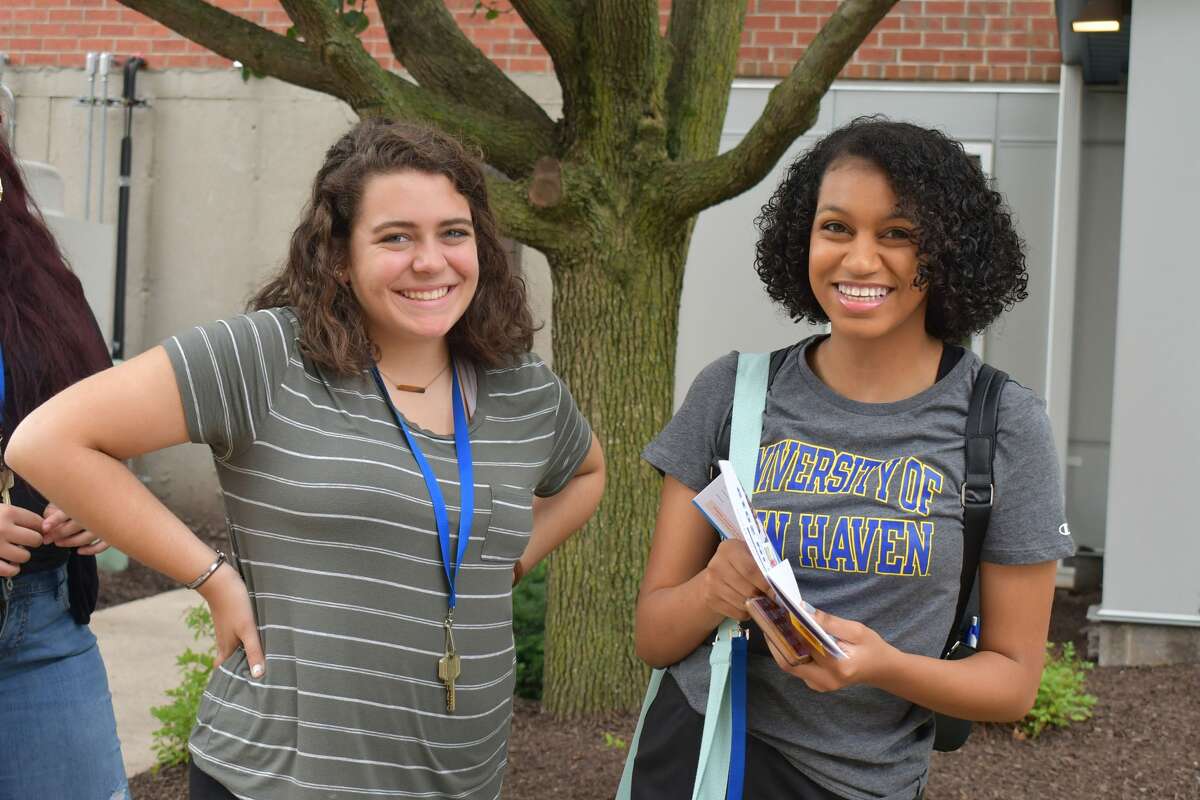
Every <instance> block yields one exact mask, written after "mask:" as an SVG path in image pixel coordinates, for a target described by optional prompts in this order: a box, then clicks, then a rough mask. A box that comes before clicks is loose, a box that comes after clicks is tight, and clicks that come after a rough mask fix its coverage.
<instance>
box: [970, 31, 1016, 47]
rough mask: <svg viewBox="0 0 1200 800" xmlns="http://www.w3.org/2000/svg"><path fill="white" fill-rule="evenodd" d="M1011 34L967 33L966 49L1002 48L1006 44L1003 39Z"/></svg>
mask: <svg viewBox="0 0 1200 800" xmlns="http://www.w3.org/2000/svg"><path fill="white" fill-rule="evenodd" d="M1008 35H1011V34H1004V33H968V34H967V47H984V48H989V49H990V48H992V47H1004V46H1005V45H1006V44H1008V42H1007V41H1006V40H1005V37H1006V36H1008Z"/></svg>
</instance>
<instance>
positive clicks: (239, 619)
mask: <svg viewBox="0 0 1200 800" xmlns="http://www.w3.org/2000/svg"><path fill="white" fill-rule="evenodd" d="M198 591H199V592H200V594H201V595H202V596H203V597H204V599H205V600H206V601H207V602H208V608H209V611H210V612H211V613H212V620H213V630H214V631H215V632H216V635H217V663H218V664H219V663H221V662H222V661H224V660H225V659H227V658H229V656H231V655H233V651H234V650H236V649H237V648H238V645H241V647H242V649H243V650H245V652H246V662H247V663H248V664H249V665H250V674H251V675H252V676H254V677H255V678H261V677H262V676H263V675H265V674H266V659H265V658H263V650H262V644H261V643H260V642H259V639H258V626H257V624H256V623H255V621H254V605H253V604H252V603H251V602H250V593H249V592H248V591H247V590H246V584H245V583H243V582H242V576H241V575H238V572H237V570H236V569H234V568H233V567H232V566H230V565H229V564H227V563H226V564H222V565H221V566H220V567H219V568H218V569H217V571H216V572H214V573H213V574H212V577H210V578H209V579H208V580H206V581H205V582H204V583H202V584H201V585H200V588H199V590H198Z"/></svg>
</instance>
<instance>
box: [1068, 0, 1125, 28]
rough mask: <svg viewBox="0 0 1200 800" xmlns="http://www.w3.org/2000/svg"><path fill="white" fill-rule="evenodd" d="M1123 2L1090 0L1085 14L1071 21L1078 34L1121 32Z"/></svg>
mask: <svg viewBox="0 0 1200 800" xmlns="http://www.w3.org/2000/svg"><path fill="white" fill-rule="evenodd" d="M1121 16H1122V9H1121V0H1088V2H1087V5H1085V6H1084V7H1083V12H1082V13H1081V14H1080V15H1079V16H1078V17H1076V18H1075V19H1073V20H1071V30H1073V31H1075V32H1076V33H1115V32H1117V31H1119V30H1121Z"/></svg>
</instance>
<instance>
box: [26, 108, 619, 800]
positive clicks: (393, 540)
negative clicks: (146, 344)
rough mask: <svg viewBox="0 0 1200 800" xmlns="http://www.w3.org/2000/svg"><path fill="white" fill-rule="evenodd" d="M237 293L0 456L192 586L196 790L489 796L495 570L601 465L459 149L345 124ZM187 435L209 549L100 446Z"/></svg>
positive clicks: (509, 668)
mask: <svg viewBox="0 0 1200 800" xmlns="http://www.w3.org/2000/svg"><path fill="white" fill-rule="evenodd" d="M252 305H253V307H254V309H255V310H253V311H252V312H250V313H248V314H246V315H243V316H240V317H236V318H233V319H228V320H223V321H220V322H215V323H212V324H208V325H202V326H200V327H197V328H194V329H192V330H191V331H188V332H185V333H181V334H179V335H177V336H174V337H171V338H170V339H168V340H167V341H166V342H164V343H163V344H162V345H161V346H159V347H155V348H152V349H151V350H149V351H148V352H146V353H144V354H142V355H140V356H138V357H137V358H134V359H132V360H130V361H129V362H127V363H125V364H123V365H122V366H120V367H117V368H115V369H113V370H110V371H108V372H106V373H103V374H101V375H99V376H96V377H94V378H92V379H90V380H88V381H85V382H83V383H81V384H79V385H78V386H76V387H75V388H73V389H71V390H68V391H66V392H64V393H63V394H62V395H60V396H59V397H57V398H55V399H54V400H53V401H51V402H49V403H47V404H45V405H44V406H42V408H41V409H39V410H38V411H37V412H36V413H35V414H34V415H32V416H31V417H30V418H28V421H27V422H26V423H25V424H24V425H22V426H21V429H20V430H19V431H18V432H17V433H16V435H14V437H13V441H12V442H11V444H10V447H9V450H8V452H7V453H6V455H7V456H8V458H9V460H10V462H11V463H12V464H13V466H14V468H16V469H17V470H18V471H19V472H21V474H22V475H24V476H26V477H27V478H28V479H29V480H30V481H31V482H32V483H33V484H34V485H36V486H37V487H38V488H39V489H40V490H42V491H44V492H45V494H46V495H47V496H48V497H49V498H51V499H52V500H54V501H55V502H56V503H58V504H59V505H60V506H61V507H62V508H63V509H64V510H65V511H66V512H67V513H69V514H71V515H72V516H73V517H74V518H76V519H79V520H81V521H82V522H83V523H84V524H86V525H87V526H88V528H90V529H91V530H92V531H93V532H94V533H96V534H97V535H100V536H103V537H104V538H105V539H106V540H109V541H111V542H112V543H113V544H114V545H115V546H117V547H119V548H121V549H122V550H124V551H126V552H127V553H129V554H130V555H131V556H133V557H134V558H137V559H138V560H140V561H142V562H143V563H146V564H148V565H149V566H151V567H154V568H155V569H158V570H161V571H162V572H164V573H166V574H168V575H170V576H172V577H174V578H176V579H178V580H180V581H181V582H183V583H187V584H188V585H189V586H192V587H194V588H197V589H198V590H199V591H200V593H201V594H202V595H203V596H204V597H205V599H206V600H207V601H208V603H209V606H210V608H211V609H212V614H213V620H214V623H215V626H216V632H217V647H218V651H219V653H218V655H219V658H220V663H219V665H218V667H217V669H216V670H215V671H214V674H213V678H212V681H211V682H210V684H209V686H208V689H207V691H206V692H205V694H204V698H203V700H202V702H201V706H200V710H199V714H198V719H197V724H196V727H195V729H194V731H193V733H192V737H191V742H190V749H191V753H192V757H193V758H192V764H193V766H192V775H191V785H192V796H193V797H204V798H208V797H217V798H227V797H231V796H235V797H252V798H258V799H261V800H268V799H269V798H299V799H301V800H303V799H305V798H331V797H354V798H362V797H372V796H379V797H455V798H479V799H480V800H484V799H487V800H490V799H491V798H495V797H497V796H498V795H499V792H500V784H501V781H502V779H503V773H504V767H505V764H506V760H505V759H506V749H507V738H508V726H509V720H510V717H511V710H512V707H511V698H512V689H513V682H514V649H513V639H512V607H511V586H512V585H513V584H514V583H515V581H516V579H518V578H519V577H520V574H521V573H522V572H523V571H524V570H525V569H528V568H530V567H532V566H533V565H534V564H535V563H536V562H537V561H538V560H540V559H541V558H542V557H544V556H545V555H546V553H548V552H549V551H550V550H551V549H553V548H554V547H555V546H556V545H558V544H559V543H561V542H562V541H563V540H564V539H565V538H566V537H567V536H568V535H569V534H570V533H571V532H572V531H574V530H576V529H577V528H579V527H580V526H581V525H582V524H583V523H584V522H585V521H586V519H587V518H588V517H589V516H590V515H591V514H592V512H593V511H594V510H595V508H596V505H597V504H598V502H599V499H600V494H601V492H602V490H603V484H604V464H603V456H602V455H601V452H600V447H599V444H598V443H597V441H596V439H595V437H594V435H593V434H592V433H591V430H590V428H589V426H588V424H587V422H586V420H585V419H584V418H583V416H582V415H581V414H580V412H579V410H578V408H577V407H576V405H575V403H574V401H573V400H572V398H571V395H570V393H569V392H568V391H567V389H566V387H565V386H564V385H563V383H562V382H561V381H560V380H559V379H558V378H557V377H556V376H555V375H554V374H553V373H552V372H551V371H550V370H549V369H548V368H547V367H546V366H545V364H544V363H543V362H542V361H541V360H540V359H539V358H537V356H535V355H533V354H531V353H529V352H528V350H529V346H530V343H531V333H532V330H533V325H532V322H531V319H530V315H529V311H528V310H527V307H526V304H525V295H524V288H523V286H522V283H521V281H520V279H519V278H517V277H516V276H514V275H513V274H512V273H511V272H510V270H509V267H508V265H507V262H506V260H505V256H504V253H503V250H502V249H501V246H500V243H499V240H498V237H497V233H496V226H495V222H494V220H493V218H492V215H491V212H490V210H489V207H488V201H487V195H486V190H485V184H484V178H483V175H482V171H481V168H480V166H479V164H478V162H477V161H475V160H474V159H473V158H471V157H470V156H469V155H468V154H467V153H466V152H465V151H464V150H463V148H462V147H461V146H460V145H459V144H458V143H456V142H454V141H453V140H451V139H449V138H447V137H445V136H443V135H441V134H439V133H436V132H433V131H430V130H427V129H424V128H419V127H414V126H409V125H404V124H397V123H391V122H384V121H364V122H362V123H360V124H358V125H357V126H355V128H354V129H352V130H351V131H350V132H349V133H347V134H346V135H345V136H343V137H342V138H341V139H340V140H339V141H338V142H337V143H336V144H334V146H333V147H332V148H330V150H329V152H328V153H327V155H326V159H325V163H324V165H323V166H322V167H321V169H320V171H319V172H318V173H317V176H316V179H315V181H314V185H313V191H312V196H311V199H310V201H309V204H308V206H307V208H306V211H305V214H304V217H303V219H302V221H301V223H300V225H299V227H298V228H297V229H296V231H295V233H294V234H293V236H292V242H291V247H290V252H289V256H288V259H287V263H286V264H285V266H284V268H283V270H282V272H281V274H280V275H279V276H277V277H276V278H275V279H274V280H272V281H271V282H270V283H269V284H268V285H267V286H266V287H265V288H264V289H263V290H262V291H261V292H260V293H259V294H258V296H257V297H256V298H255V300H254V301H253V304H252ZM186 441H192V442H199V443H203V444H206V445H208V446H209V447H210V448H211V450H212V453H213V457H214V461H215V463H216V466H217V473H218V478H219V480H220V484H221V488H222V492H223V495H224V502H225V511H226V514H227V517H228V520H229V528H230V539H231V541H230V544H231V548H232V549H231V552H230V553H229V554H228V556H227V557H226V556H225V555H224V554H218V553H214V552H213V551H211V550H210V549H209V548H208V547H207V546H206V545H205V544H203V543H202V542H201V541H200V540H199V539H197V538H196V537H195V536H194V535H193V534H192V533H191V532H190V531H189V530H188V529H187V528H186V526H185V525H184V524H183V523H182V522H181V521H180V520H179V519H178V518H177V517H176V516H175V515H173V514H172V513H171V512H170V511H169V510H168V509H167V508H166V507H165V506H163V505H162V503H160V502H159V501H158V500H157V499H156V498H155V497H154V496H153V495H152V494H151V493H150V492H149V491H148V490H147V489H146V488H145V487H143V486H142V485H141V483H140V482H138V480H137V479H136V478H135V477H134V476H133V475H132V474H131V473H130V472H129V471H128V470H127V469H126V468H125V467H124V466H123V465H122V464H121V461H122V460H124V459H127V458H132V457H135V456H138V455H142V454H144V453H148V452H151V451H154V450H158V449H161V448H163V447H167V446H170V445H173V444H177V443H181V442H186ZM50 453H53V454H54V456H53V458H49V457H47V456H46V454H50Z"/></svg>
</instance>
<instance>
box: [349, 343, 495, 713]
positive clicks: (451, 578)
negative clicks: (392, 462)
mask: <svg viewBox="0 0 1200 800" xmlns="http://www.w3.org/2000/svg"><path fill="white" fill-rule="evenodd" d="M372 374H373V375H374V377H375V383H376V385H377V386H378V387H379V391H380V394H382V395H383V398H384V401H385V402H386V403H387V404H388V408H389V409H391V412H392V416H393V417H395V420H396V425H397V426H398V427H399V428H400V430H401V432H402V433H403V434H404V439H405V441H406V442H407V443H408V449H409V451H410V452H411V453H412V455H413V458H414V459H415V460H416V462H417V466H419V467H420V468H421V477H423V478H424V479H425V487H426V488H427V489H428V490H429V502H430V505H431V506H433V518H434V522H435V523H436V525H437V532H438V547H439V549H440V551H441V556H442V567H443V568H444V570H445V573H446V584H447V587H448V589H449V591H448V597H447V598H446V605H447V610H446V619H445V621H444V622H443V623H442V627H443V629H444V632H445V649H444V655H443V656H442V657H441V658H439V659H438V662H437V676H438V680H439V681H441V682H442V684H443V685H444V686H445V687H446V711H447V712H448V713H450V714H453V713H454V710H455V707H456V706H457V702H456V700H455V691H454V688H455V681H457V680H458V677H459V675H460V674H461V671H462V663H461V660H460V659H459V655H458V650H457V649H456V648H455V646H454V607H455V605H456V604H457V602H458V592H457V589H456V586H457V583H458V571H459V568H460V567H461V566H462V562H463V557H464V556H465V555H466V553H467V545H468V543H469V542H470V538H471V522H472V520H473V519H474V516H475V466H474V463H473V462H472V460H471V431H470V428H469V426H468V424H467V409H466V403H465V402H464V400H463V396H462V391H461V388H460V387H459V385H458V371H457V370H451V372H450V378H451V380H452V381H453V383H452V389H451V400H450V402H451V404H452V405H453V407H454V454H455V456H457V461H458V488H459V508H460V511H459V518H458V540H457V542H455V543H454V547H453V548H452V547H451V542H450V517H449V514H448V513H447V510H446V500H445V498H444V497H443V496H442V488H441V486H440V485H439V484H438V479H437V475H436V474H435V473H434V471H433V468H432V467H430V466H429V461H428V460H427V459H426V458H425V454H424V453H422V452H421V448H420V446H419V445H418V444H417V442H416V439H414V438H413V435H412V432H411V431H410V430H409V429H408V425H407V424H406V423H405V422H404V418H403V417H402V416H400V413H399V412H398V411H396V407H395V406H394V405H393V404H392V400H391V397H390V396H389V395H388V392H387V387H386V386H385V385H384V383H383V376H382V374H381V373H380V371H379V368H378V367H376V368H375V369H373V370H372Z"/></svg>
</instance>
